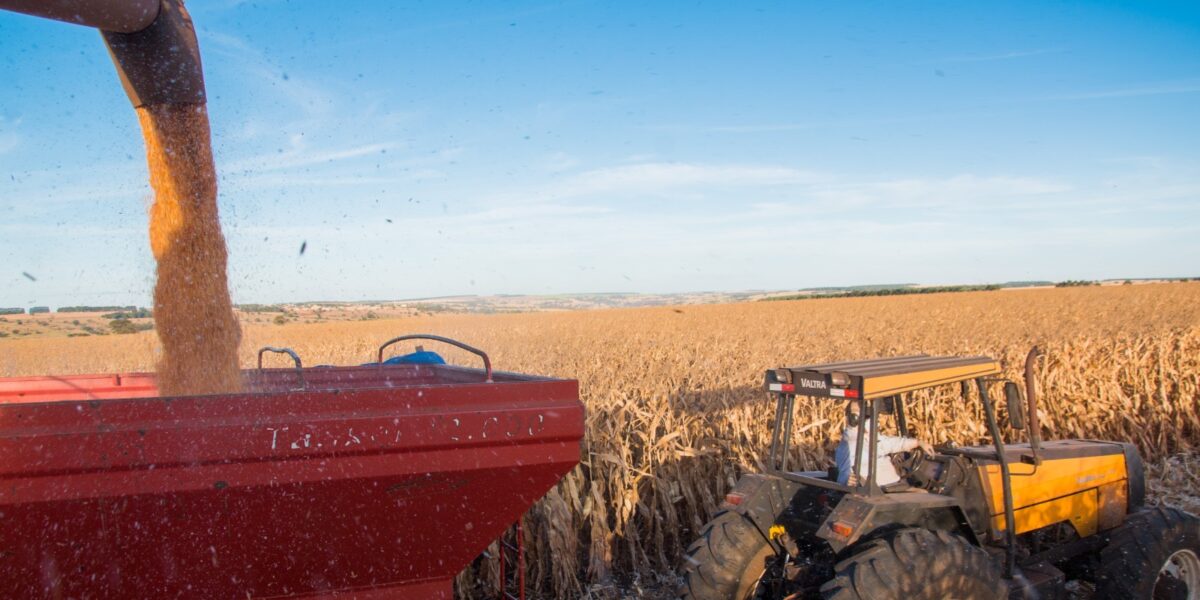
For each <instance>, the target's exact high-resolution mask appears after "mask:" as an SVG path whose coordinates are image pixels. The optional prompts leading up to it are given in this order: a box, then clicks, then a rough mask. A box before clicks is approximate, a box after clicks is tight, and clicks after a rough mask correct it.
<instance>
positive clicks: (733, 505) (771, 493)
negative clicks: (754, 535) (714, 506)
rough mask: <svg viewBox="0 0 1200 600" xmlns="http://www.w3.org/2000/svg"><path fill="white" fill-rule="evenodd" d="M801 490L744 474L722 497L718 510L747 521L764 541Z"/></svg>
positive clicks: (770, 478) (780, 480)
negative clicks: (756, 529)
mask: <svg viewBox="0 0 1200 600" xmlns="http://www.w3.org/2000/svg"><path fill="white" fill-rule="evenodd" d="M802 487H804V486H803V485H802V484H799V483H796V482H794V481H788V480H786V479H783V478H782V477H773V476H771V475H763V474H759V473H747V474H745V475H743V476H742V478H741V479H739V480H738V482H737V485H735V486H734V487H733V489H732V490H730V492H729V494H727V495H726V496H725V502H724V503H722V504H721V508H722V509H724V510H728V511H730V512H735V513H737V514H739V515H741V516H742V517H743V518H745V519H747V520H749V521H750V522H751V523H753V524H754V525H755V527H757V528H758V530H759V532H761V533H762V534H763V536H764V537H766V536H768V532H769V531H770V530H771V526H772V525H774V524H775V523H776V521H777V520H778V518H779V516H780V515H781V514H783V512H784V511H785V510H787V507H788V505H789V504H790V503H791V502H792V498H793V497H794V496H795V495H796V492H798V491H800V489H801V488H802Z"/></svg>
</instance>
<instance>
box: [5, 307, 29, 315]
mask: <svg viewBox="0 0 1200 600" xmlns="http://www.w3.org/2000/svg"><path fill="white" fill-rule="evenodd" d="M23 314H25V309H23V308H0V315H23Z"/></svg>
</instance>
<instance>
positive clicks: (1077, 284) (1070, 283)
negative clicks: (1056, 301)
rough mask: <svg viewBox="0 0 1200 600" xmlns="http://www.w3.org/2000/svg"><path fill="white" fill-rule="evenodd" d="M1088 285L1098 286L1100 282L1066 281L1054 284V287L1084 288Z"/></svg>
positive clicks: (1086, 280) (1084, 280) (1088, 280)
mask: <svg viewBox="0 0 1200 600" xmlns="http://www.w3.org/2000/svg"><path fill="white" fill-rule="evenodd" d="M1089 285H1100V282H1099V281H1092V280H1090V279H1068V280H1066V281H1060V282H1058V283H1056V284H1054V287H1086V286H1089Z"/></svg>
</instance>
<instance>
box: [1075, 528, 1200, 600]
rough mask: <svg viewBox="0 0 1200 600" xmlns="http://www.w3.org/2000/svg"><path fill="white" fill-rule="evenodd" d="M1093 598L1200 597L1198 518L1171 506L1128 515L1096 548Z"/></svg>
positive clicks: (1141, 599) (1188, 599) (1188, 598)
mask: <svg viewBox="0 0 1200 600" xmlns="http://www.w3.org/2000/svg"><path fill="white" fill-rule="evenodd" d="M1096 597H1097V598H1129V599H1130V600H1151V599H1155V600H1157V599H1158V598H1172V599H1174V598H1181V599H1186V600H1196V599H1197V598H1200V519H1197V518H1196V517H1194V516H1192V515H1189V514H1188V513H1185V512H1183V511H1180V510H1175V509H1173V508H1161V507H1160V508H1152V509H1148V510H1144V511H1142V512H1138V513H1135V514H1133V515H1130V516H1129V518H1127V519H1126V520H1125V523H1124V524H1123V525H1121V526H1120V527H1118V528H1117V529H1115V530H1113V532H1112V533H1111V534H1109V535H1108V544H1107V545H1106V546H1105V547H1104V549H1102V550H1101V551H1100V569H1099V572H1098V574H1097V577H1096Z"/></svg>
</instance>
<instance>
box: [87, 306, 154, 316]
mask: <svg viewBox="0 0 1200 600" xmlns="http://www.w3.org/2000/svg"><path fill="white" fill-rule="evenodd" d="M129 308H130V309H131V310H126V311H121V312H111V313H105V314H103V315H100V318H102V319H149V318H150V317H153V316H154V313H153V312H152V311H151V310H150V309H148V308H138V307H136V306H130V307H129Z"/></svg>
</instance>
